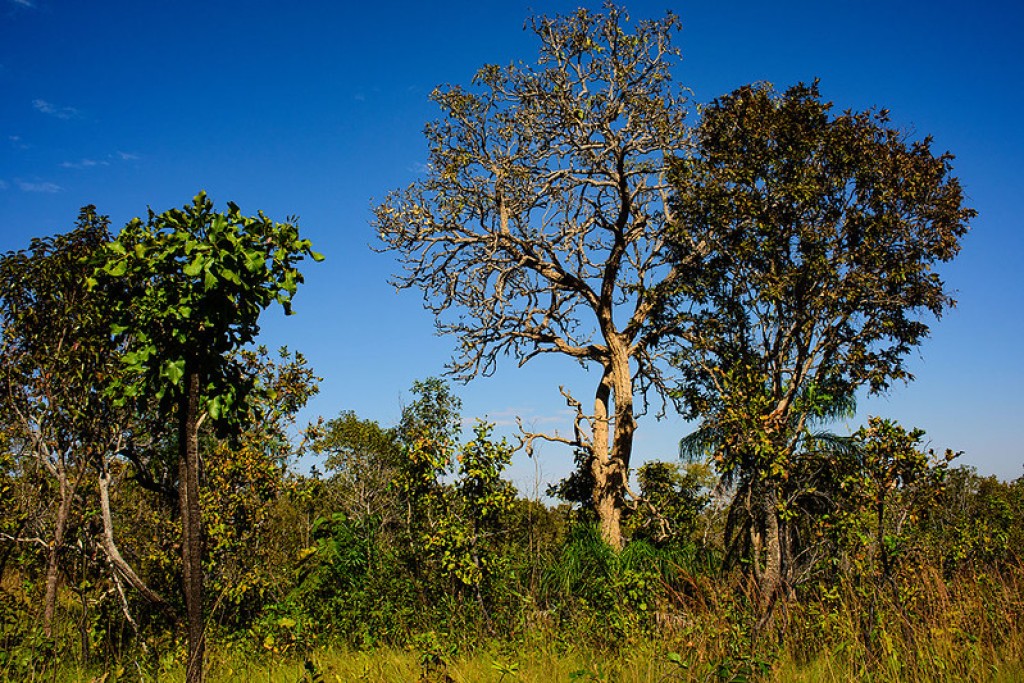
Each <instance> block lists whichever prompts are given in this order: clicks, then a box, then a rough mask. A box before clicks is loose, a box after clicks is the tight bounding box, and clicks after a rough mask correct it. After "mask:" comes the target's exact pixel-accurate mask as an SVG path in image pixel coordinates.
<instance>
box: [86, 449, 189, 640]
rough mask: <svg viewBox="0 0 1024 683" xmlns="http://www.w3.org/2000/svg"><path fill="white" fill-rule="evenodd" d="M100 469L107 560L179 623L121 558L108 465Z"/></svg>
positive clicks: (103, 545) (174, 615)
mask: <svg viewBox="0 0 1024 683" xmlns="http://www.w3.org/2000/svg"><path fill="white" fill-rule="evenodd" d="M99 468H100V471H99V478H98V479H99V481H98V484H99V492H100V516H101V517H102V519H103V540H102V547H103V551H104V552H105V553H106V555H107V559H108V560H109V561H110V564H111V565H113V567H114V571H115V572H117V573H119V574H120V575H121V576H123V577H124V578H125V579H126V580H127V581H128V583H129V584H130V585H131V586H132V587H133V588H134V589H135V590H137V591H139V592H140V593H141V594H142V596H143V597H144V598H146V599H147V600H149V601H150V602H152V603H153V604H155V605H156V606H157V607H159V608H160V609H161V610H162V611H163V612H164V613H165V614H167V615H168V616H169V617H171V619H173V620H175V621H177V618H178V615H177V614H175V612H174V608H172V607H171V606H170V605H169V604H168V603H167V601H166V600H164V599H163V598H162V597H160V595H158V594H157V593H156V592H154V591H153V590H152V589H151V588H150V587H149V586H147V585H146V583H145V582H144V581H143V580H142V579H141V578H139V575H138V574H136V573H135V570H134V569H132V567H131V565H130V564H128V562H126V561H125V559H124V557H122V556H121V551H120V549H118V547H117V544H116V543H115V542H114V523H113V517H112V515H111V513H110V473H109V472H108V471H107V468H106V463H101V464H100V465H99Z"/></svg>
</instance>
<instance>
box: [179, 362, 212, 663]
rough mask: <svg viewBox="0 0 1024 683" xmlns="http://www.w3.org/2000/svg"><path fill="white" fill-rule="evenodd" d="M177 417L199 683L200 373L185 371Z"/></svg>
mask: <svg viewBox="0 0 1024 683" xmlns="http://www.w3.org/2000/svg"><path fill="white" fill-rule="evenodd" d="M185 382H186V385H185V392H184V394H183V395H182V399H181V404H180V406H179V415H178V425H179V430H178V448H179V458H180V462H179V468H180V476H179V480H180V481H179V483H178V502H179V504H180V506H181V535H182V544H181V560H182V567H183V569H184V584H185V610H186V614H187V617H188V664H187V666H186V673H185V680H186V681H187V683H202V681H203V659H204V655H205V650H206V642H205V634H204V631H205V629H204V626H205V624H204V622H203V565H202V557H203V555H202V538H201V536H202V519H201V517H200V509H199V374H198V373H197V372H196V369H195V368H191V367H190V368H188V370H187V372H186V374H185Z"/></svg>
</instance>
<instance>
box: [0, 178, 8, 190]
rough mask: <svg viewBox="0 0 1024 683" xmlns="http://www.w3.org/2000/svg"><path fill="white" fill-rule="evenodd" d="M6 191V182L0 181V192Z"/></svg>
mask: <svg viewBox="0 0 1024 683" xmlns="http://www.w3.org/2000/svg"><path fill="white" fill-rule="evenodd" d="M6 189H7V181H6V180H0V190H6Z"/></svg>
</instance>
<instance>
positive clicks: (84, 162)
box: [60, 159, 110, 168]
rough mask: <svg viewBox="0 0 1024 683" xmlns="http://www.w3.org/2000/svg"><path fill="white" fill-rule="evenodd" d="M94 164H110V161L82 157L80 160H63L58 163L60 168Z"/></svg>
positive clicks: (90, 166)
mask: <svg viewBox="0 0 1024 683" xmlns="http://www.w3.org/2000/svg"><path fill="white" fill-rule="evenodd" d="M96 166H110V162H109V161H96V160H95V159H82V160H81V161H65V162H64V163H62V164H61V165H60V167H61V168H94V167H96Z"/></svg>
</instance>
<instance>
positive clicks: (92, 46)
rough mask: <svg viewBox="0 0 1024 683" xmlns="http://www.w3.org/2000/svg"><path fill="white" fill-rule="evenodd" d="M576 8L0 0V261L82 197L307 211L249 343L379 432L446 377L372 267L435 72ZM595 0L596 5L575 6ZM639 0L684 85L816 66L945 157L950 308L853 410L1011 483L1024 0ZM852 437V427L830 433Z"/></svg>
mask: <svg viewBox="0 0 1024 683" xmlns="http://www.w3.org/2000/svg"><path fill="white" fill-rule="evenodd" d="M578 4H579V3H575V2H550V1H548V2H545V1H536V0H535V1H533V2H525V1H521V0H505V1H503V2H479V1H476V2H469V1H464V0H460V1H458V2H436V3H426V2H415V3H414V2H388V1H387V0H381V1H380V2H368V3H352V2H326V1H325V2H312V1H311V2H296V3H281V2H266V1H262V0H251V1H249V2H203V3H199V2H189V1H181V2H124V1H121V0H116V1H104V2H72V1H71V0H63V1H58V0H0V251H6V250H9V249H17V248H21V247H24V246H26V245H27V243H28V241H29V239H30V238H31V237H33V236H41V235H45V234H53V233H56V232H62V231H65V230H68V229H70V227H71V226H72V224H73V221H74V219H75V217H76V215H77V211H78V208H79V207H80V206H82V205H85V204H95V205H96V206H97V207H98V208H99V210H100V212H102V213H106V214H109V215H110V216H111V218H112V219H113V221H114V224H115V225H116V226H119V225H121V224H123V223H124V222H125V221H127V220H128V219H129V218H131V217H132V216H135V215H141V214H143V213H144V212H145V210H146V207H147V206H151V207H153V209H155V210H157V211H162V210H164V209H167V208H170V207H173V206H180V205H182V204H184V203H185V202H187V201H188V200H189V199H190V198H191V197H192V196H193V195H194V194H195V193H196V192H197V191H198V190H199V189H205V190H206V191H207V192H208V193H209V194H210V195H211V196H212V197H213V198H214V200H216V201H217V202H218V204H219V205H221V206H223V204H224V203H225V202H227V201H229V200H230V201H234V202H236V203H238V204H239V205H240V206H241V207H242V209H243V210H244V211H246V212H247V213H255V212H256V211H257V210H258V209H262V210H264V211H265V212H266V213H267V214H269V215H270V216H271V217H274V218H279V219H283V218H284V217H285V216H288V215H293V214H297V215H299V216H300V217H301V225H302V227H303V232H304V234H305V235H306V236H308V237H310V238H311V239H312V240H313V242H314V245H315V247H316V248H317V249H319V250H320V251H322V252H324V253H325V254H326V256H327V260H326V261H325V262H324V263H322V264H309V266H308V267H307V269H306V270H307V283H306V285H304V287H303V288H302V289H301V290H300V292H299V294H298V297H297V299H296V310H297V315H296V316H294V317H292V318H288V319H284V318H283V317H281V316H279V315H277V314H273V315H270V316H268V317H267V319H266V324H265V335H264V341H265V342H266V343H268V344H270V345H274V346H276V345H280V344H288V345H289V346H291V347H293V348H296V349H298V350H301V351H303V352H304V353H306V355H307V356H308V357H309V358H310V360H311V361H312V363H313V365H314V367H315V368H316V370H317V371H318V373H319V374H320V375H322V376H323V377H324V378H325V379H324V383H323V385H322V393H321V395H320V396H319V397H318V398H317V399H316V401H315V403H314V404H313V405H312V406H311V408H310V410H309V411H307V412H308V417H312V416H314V415H317V414H323V415H325V416H328V417H329V416H332V415H334V414H336V413H337V412H338V411H339V410H342V409H353V410H355V411H356V412H358V413H359V414H360V415H363V416H365V417H370V418H374V419H377V420H380V421H382V422H385V423H390V422H393V421H394V420H395V419H397V417H398V413H399V406H400V403H401V400H402V397H403V395H404V396H405V397H406V398H407V397H408V394H407V391H408V387H409V385H410V384H411V383H412V381H413V380H414V379H417V378H424V377H427V376H430V375H437V374H440V373H441V372H442V370H443V366H444V363H445V361H446V359H447V358H448V354H449V353H450V350H451V349H452V348H453V342H452V340H450V339H445V338H439V337H436V336H434V334H433V324H432V320H431V319H430V318H429V317H428V316H427V315H426V314H425V313H424V312H423V311H422V308H421V305H420V299H419V297H418V295H417V294H415V293H411V292H404V293H401V294H396V293H395V292H394V291H393V290H392V289H391V288H390V287H388V285H387V283H386V279H387V276H388V274H389V273H390V272H391V271H392V270H393V269H394V264H393V262H392V260H391V258H390V257H389V256H387V255H379V254H374V253H372V252H371V251H370V249H369V248H368V246H367V245H368V244H369V243H370V242H371V241H372V239H373V234H372V230H371V229H370V227H369V224H368V221H369V217H370V207H371V205H372V200H373V198H375V197H376V198H378V199H380V198H381V197H383V196H384V194H385V193H386V192H387V191H388V190H390V189H393V188H397V187H400V186H404V185H407V184H408V183H409V182H411V181H413V180H414V179H415V178H416V174H417V169H418V168H419V167H420V165H421V164H422V163H423V162H424V161H425V159H426V150H425V145H424V143H423V138H422V135H421V131H422V128H423V125H424V123H426V122H427V121H428V120H431V119H433V118H435V117H436V115H437V112H436V110H435V109H434V107H433V106H432V105H431V104H430V103H429V102H428V101H427V94H428V93H429V92H430V90H431V89H432V88H433V87H434V86H436V85H438V84H441V83H458V84H466V83H468V81H469V79H470V78H471V77H472V75H473V73H474V72H475V70H476V69H477V68H478V67H480V66H481V65H483V64H485V63H508V62H510V61H513V60H523V61H531V60H532V59H533V58H534V56H535V55H536V45H537V43H536V41H535V39H534V37H533V36H532V35H531V34H529V33H527V32H524V31H523V23H524V20H525V19H526V18H527V17H528V16H529V15H530V14H531V13H533V12H539V13H547V14H552V13H557V12H568V11H571V10H572V9H574V8H575V7H576V6H577V5H578ZM586 4H588V5H589V6H591V7H593V6H594V3H586ZM715 4H717V5H718V6H717V7H713V6H712V5H713V3H699V2H689V3H683V2H667V1H662V2H646V1H644V2H633V3H630V4H628V5H627V7H628V9H629V11H630V12H631V14H632V15H633V17H634V18H639V17H658V16H662V15H663V14H664V12H665V10H667V9H671V10H672V11H674V12H675V13H677V14H678V15H679V16H680V17H681V19H682V22H683V26H684V29H683V32H682V33H681V35H680V36H679V38H678V45H679V47H680V48H681V49H682V51H683V61H682V63H681V64H679V65H678V68H677V69H676V72H675V74H676V78H677V80H679V81H680V82H682V83H683V84H685V85H687V86H689V87H690V88H692V90H693V91H694V95H695V101H697V102H706V101H708V100H710V99H712V98H714V97H715V96H717V95H720V94H723V93H725V92H728V91H729V90H731V89H733V88H735V87H737V86H739V85H742V84H745V83H749V82H752V81H760V80H767V81H771V82H773V83H775V84H776V85H778V86H780V87H785V86H787V85H790V84H792V83H794V82H796V81H799V80H810V79H813V78H815V77H820V78H821V79H822V81H821V88H822V91H823V92H824V94H825V95H826V96H827V97H828V98H830V99H832V100H833V101H834V102H835V103H836V105H837V107H838V108H848V107H852V108H865V107H869V106H873V105H878V106H883V107H887V108H889V109H891V110H892V117H893V121H894V123H895V124H896V125H898V126H900V127H901V128H904V129H906V130H909V131H912V132H914V133H915V134H917V135H924V134H931V135H933V136H934V137H935V146H936V147H937V148H938V149H939V150H945V149H948V150H951V151H952V152H953V153H954V154H956V155H957V160H956V162H955V168H956V173H957V174H958V175H959V176H960V178H961V179H962V181H963V183H964V185H965V187H966V191H967V196H968V197H969V202H970V205H971V206H973V207H974V208H975V209H977V211H978V212H979V216H978V218H977V219H976V220H975V221H974V223H973V230H972V232H971V234H970V235H969V237H968V238H967V239H966V241H965V243H964V250H963V252H962V254H961V256H960V257H959V258H958V259H957V260H956V262H955V263H954V264H952V265H951V266H949V267H947V268H945V269H944V271H943V274H944V276H945V278H946V281H947V284H948V286H949V287H950V288H951V289H953V290H955V291H956V293H957V298H958V299H959V302H960V303H959V307H958V308H957V309H956V310H954V311H952V312H951V313H950V314H949V315H947V316H946V317H944V318H943V319H942V320H941V321H940V322H939V323H937V324H936V325H934V327H933V333H932V337H931V339H929V340H928V341H927V342H926V343H925V345H924V346H923V347H922V348H921V350H920V353H919V354H915V356H914V359H913V361H912V369H913V371H914V372H915V374H916V375H917V381H916V382H914V383H912V384H910V385H907V386H902V385H901V386H897V387H895V388H894V389H893V390H892V391H891V392H890V394H889V395H888V396H887V397H885V398H882V399H872V400H870V401H862V402H861V415H860V416H859V417H858V419H857V420H853V421H851V424H850V425H848V427H850V428H855V427H856V426H857V424H858V423H859V422H860V421H863V419H864V415H866V414H867V413H871V414H882V415H885V416H888V417H892V418H895V419H898V420H900V421H901V422H903V423H904V424H905V425H907V426H918V427H921V428H923V429H925V430H926V431H927V432H928V436H929V438H930V439H931V446H932V447H933V448H935V449H937V450H940V449H944V448H947V447H949V448H953V449H955V450H963V451H965V455H964V457H963V459H962V460H961V462H963V463H966V464H971V465H974V466H976V467H977V468H978V469H979V470H980V471H981V472H983V473H993V474H997V475H999V476H1001V477H1003V478H1016V477H1018V476H1020V475H1021V474H1022V473H1024V471H1022V465H1024V429H1022V427H1021V424H1022V420H1024V354H1022V353H1021V347H1022V344H1021V337H1022V333H1024V301H1022V296H1021V295H1022V287H1021V283H1022V272H1021V271H1022V267H1021V265H1020V262H1021V259H1022V257H1024V230H1022V225H1021V222H1022V219H1021V211H1020V210H1019V201H1020V197H1021V195H1022V193H1024V172H1022V164H1024V133H1022V126H1021V123H1020V112H1021V111H1024V94H1022V93H1024V54H1022V53H1024V49H1022V43H1021V36H1022V35H1024V8H1022V7H1024V6H1022V5H1020V3H1017V2H980V3H975V4H973V5H970V4H968V3H964V2H943V1H939V2H898V3H894V2H876V1H868V2H864V1H858V2H852V1H836V2H820V0H819V1H816V2H778V3H764V2H745V1H743V2H741V1H735V2H730V3H715ZM595 381H596V377H595V376H594V375H593V374H591V375H588V374H587V373H584V372H582V371H580V370H579V369H578V368H577V367H576V366H575V365H574V364H572V363H570V362H568V361H565V360H561V359H545V361H544V362H543V363H538V364H537V365H535V366H533V367H527V368H526V369H524V370H519V369H516V368H515V367H514V364H513V363H506V364H504V365H503V366H502V368H501V369H500V370H499V372H498V374H497V375H495V376H494V377H493V378H489V379H485V380H478V381H475V382H473V383H471V384H469V385H468V386H466V387H459V388H458V392H459V393H460V395H461V396H462V397H463V399H464V402H465V413H466V415H467V416H483V415H487V416H489V417H490V418H491V419H492V420H495V421H498V422H499V423H500V424H503V425H508V424H511V420H512V416H514V415H516V414H518V415H521V416H522V417H523V418H524V419H525V420H526V422H527V423H528V424H534V425H536V426H538V427H549V428H555V427H558V428H560V429H562V430H569V429H571V424H570V422H569V421H568V420H567V419H566V413H565V410H564V406H563V405H562V403H561V399H560V396H559V394H558V385H559V384H565V385H567V386H569V387H570V388H572V389H573V391H574V393H575V394H577V395H579V396H586V395H589V394H590V393H591V391H592V385H593V384H594V382H595ZM840 428H842V427H840ZM686 431H687V426H686V425H685V424H682V423H681V422H680V421H679V420H678V419H671V418H670V419H668V420H664V421H661V422H655V421H654V419H653V417H646V418H644V419H642V421H641V424H640V430H639V432H638V440H637V452H638V455H639V456H640V458H641V459H643V458H653V457H658V458H671V457H672V456H673V454H674V450H675V443H676V442H677V440H678V438H679V437H680V436H681V435H683V434H685V433H686ZM568 468H569V458H568V455H567V454H565V453H564V452H561V451H558V450H557V449H555V448H554V447H548V448H547V449H546V450H544V451H542V453H541V456H540V458H539V459H538V460H537V461H536V462H535V463H531V462H527V461H525V460H519V461H517V463H516V465H515V469H514V472H513V474H514V478H515V480H516V481H517V483H518V484H519V485H520V487H521V488H522V489H524V490H525V492H528V493H530V492H532V491H531V489H532V487H533V483H534V480H535V479H536V478H538V477H539V478H540V479H541V480H551V479H554V478H557V477H558V476H561V475H562V474H564V473H565V472H566V471H567V470H568Z"/></svg>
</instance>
